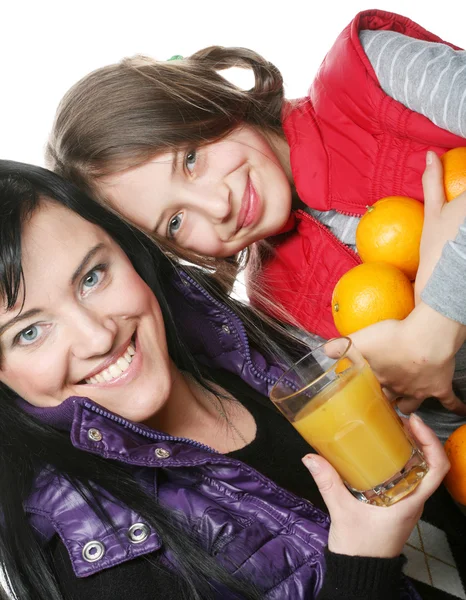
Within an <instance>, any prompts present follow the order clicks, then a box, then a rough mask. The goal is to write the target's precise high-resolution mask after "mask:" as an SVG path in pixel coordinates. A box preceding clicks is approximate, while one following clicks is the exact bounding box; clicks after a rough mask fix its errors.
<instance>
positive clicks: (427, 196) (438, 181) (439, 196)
mask: <svg viewBox="0 0 466 600" xmlns="http://www.w3.org/2000/svg"><path fill="white" fill-rule="evenodd" d="M422 189H423V190H424V214H425V217H426V218H428V217H429V216H437V215H438V214H439V213H440V210H441V209H442V207H443V205H444V204H445V202H446V199H445V188H444V185H443V167H442V161H441V160H440V159H439V157H438V156H437V154H436V153H435V152H432V151H431V150H429V152H427V154H426V168H425V170H424V173H423V175H422Z"/></svg>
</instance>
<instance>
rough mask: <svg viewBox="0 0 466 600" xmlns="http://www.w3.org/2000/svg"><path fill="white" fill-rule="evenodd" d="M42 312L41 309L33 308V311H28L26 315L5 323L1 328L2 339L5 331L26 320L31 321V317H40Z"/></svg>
mask: <svg viewBox="0 0 466 600" xmlns="http://www.w3.org/2000/svg"><path fill="white" fill-rule="evenodd" d="M41 312H42V309H41V308H31V310H27V311H26V312H25V313H21V314H19V315H16V317H14V318H13V319H10V320H9V321H7V322H6V323H4V324H3V325H2V326H1V327H0V337H1V336H2V335H3V334H4V333H5V331H6V330H7V329H9V328H10V327H12V326H13V325H16V323H18V322H19V321H24V320H25V319H30V318H31V317H35V316H36V315H38V314H39V313H41Z"/></svg>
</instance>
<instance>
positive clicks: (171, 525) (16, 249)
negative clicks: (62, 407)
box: [0, 161, 286, 600]
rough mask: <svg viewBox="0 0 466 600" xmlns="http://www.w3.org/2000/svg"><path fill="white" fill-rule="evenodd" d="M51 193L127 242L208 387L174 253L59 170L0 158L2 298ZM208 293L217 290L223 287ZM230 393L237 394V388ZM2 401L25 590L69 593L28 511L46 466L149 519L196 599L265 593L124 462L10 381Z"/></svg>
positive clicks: (180, 350)
mask: <svg viewBox="0 0 466 600" xmlns="http://www.w3.org/2000/svg"><path fill="white" fill-rule="evenodd" d="M43 199H48V200H50V201H52V202H56V203H58V204H60V205H63V206H65V207H67V208H69V209H70V210H72V211H73V212H75V213H77V214H79V215H80V216H81V217H83V218H84V219H86V220H88V221H89V222H91V223H94V224H97V225H98V226H100V227H101V228H102V229H104V230H105V231H106V232H107V233H108V234H109V235H111V237H112V238H113V239H114V240H115V241H116V242H117V243H118V244H119V245H120V246H121V248H122V249H123V251H124V252H125V253H126V254H127V256H128V257H129V259H130V260H131V262H132V264H133V266H134V268H135V270H136V271H137V272H138V274H139V275H140V276H141V277H142V279H143V280H144V281H145V282H146V283H147V284H148V285H149V287H150V288H151V289H152V290H153V292H154V294H155V295H156V297H157V299H158V302H159V304H160V307H161V310H162V313H163V317H164V321H165V326H166V334H167V343H168V348H169V353H170V356H171V358H172V359H173V360H174V362H175V364H176V365H177V367H178V368H179V369H181V370H183V371H186V372H188V373H190V374H191V375H192V376H193V377H195V378H196V379H197V380H198V381H199V382H200V383H201V384H203V385H204V386H205V387H208V381H207V380H206V379H204V378H203V377H202V375H201V366H200V365H199V364H198V363H197V361H196V360H195V358H194V357H193V356H192V354H191V353H190V351H189V348H188V347H186V345H185V344H184V343H183V341H182V339H181V338H180V337H179V336H178V335H177V331H176V326H175V322H174V319H173V316H172V314H171V312H170V308H169V304H168V298H167V293H166V291H167V290H168V286H169V281H170V279H171V277H173V276H174V274H175V271H176V267H175V266H174V265H173V264H172V263H171V262H170V260H169V259H168V258H167V257H166V256H164V255H163V254H162V252H161V251H160V250H159V249H158V248H157V247H156V246H155V244H153V242H151V241H150V240H148V238H147V237H146V236H144V235H143V234H142V233H140V232H139V231H138V230H137V229H135V228H133V227H132V226H130V225H128V224H127V223H125V222H124V221H122V220H121V219H119V218H118V217H117V216H116V215H114V214H112V213H109V212H108V211H107V210H106V209H105V208H104V207H103V206H101V205H100V204H98V203H97V202H95V201H93V200H91V199H90V198H89V197H87V196H86V195H85V194H84V193H83V192H82V191H80V190H79V189H78V188H76V187H75V186H74V185H73V184H71V183H68V182H66V181H64V180H63V179H61V178H60V177H59V176H58V175H56V174H54V173H52V172H50V171H47V170H46V169H43V168H40V167H35V166H30V165H25V164H21V163H16V162H11V161H0V297H2V298H3V301H4V302H5V303H6V304H7V306H8V307H12V306H14V304H15V302H16V300H17V298H18V293H19V291H20V286H21V282H22V277H23V275H22V266H21V234H22V228H23V224H24V222H25V221H26V220H27V219H28V218H29V217H30V216H31V215H32V214H33V213H34V211H35V210H36V209H37V207H38V206H39V203H40V202H41V201H42V200H43ZM190 274H191V275H192V274H193V273H190ZM210 291H211V292H212V293H215V287H212V288H211V290H210ZM243 313H244V314H246V313H247V309H243ZM251 318H252V319H253V317H251ZM258 325H260V324H258ZM253 330H254V331H255V333H253V337H254V336H255V337H256V338H257V340H256V341H257V345H258V346H261V347H262V348H264V347H265V346H266V345H267V347H268V348H269V349H270V347H271V345H270V344H271V341H270V340H269V339H268V338H267V326H266V325H263V326H262V325H260V327H259V328H256V327H254V328H253ZM276 335H279V334H277V333H276ZM284 339H286V338H284ZM225 387H226V386H225ZM228 391H230V392H232V393H233V394H234V390H231V386H230V388H229V390H228ZM0 402H1V419H0V511H1V518H0V532H1V535H0V563H3V564H4V565H5V569H6V573H7V576H8V579H9V585H10V587H11V590H12V592H13V593H14V595H15V596H16V597H17V598H19V599H21V600H59V599H60V598H61V594H60V591H59V587H58V584H57V582H56V580H55V577H54V573H53V568H52V566H51V564H50V562H49V560H48V557H47V556H46V555H45V553H44V550H43V549H42V548H41V546H40V544H39V542H38V540H37V539H36V537H35V535H34V534H33V531H32V529H31V527H30V526H29V524H28V521H27V518H26V515H25V511H24V509H23V505H24V502H25V501H26V499H27V498H28V496H29V494H30V492H31V490H32V486H33V483H34V478H35V475H36V474H37V472H38V471H39V470H41V469H43V468H44V466H46V465H47V466H50V467H52V468H53V469H54V470H55V472H57V473H58V474H59V476H60V477H63V478H65V479H66V480H68V481H70V482H71V483H72V484H73V485H74V486H75V488H76V489H77V490H78V491H79V493H80V494H81V495H82V496H83V497H84V498H85V499H86V501H87V502H88V503H89V504H90V505H91V506H94V507H97V508H95V510H96V512H98V514H99V516H100V517H101V518H106V519H107V520H108V522H109V524H110V525H111V519H110V517H108V516H107V517H105V515H104V517H102V510H99V506H100V504H99V492H98V491H97V489H98V488H100V489H102V490H104V491H105V492H106V493H109V494H111V496H113V497H114V498H115V499H116V500H117V501H118V502H120V503H121V504H123V505H125V506H128V507H130V508H132V509H133V510H134V511H136V512H137V513H138V514H140V515H141V516H142V517H143V518H144V519H146V521H147V522H148V524H149V525H150V526H151V527H152V528H153V529H154V530H157V532H158V533H159V534H160V536H161V538H162V540H163V543H164V544H165V545H166V546H167V547H169V548H170V549H171V550H172V551H173V553H174V555H175V556H176V560H177V562H178V566H179V571H180V573H181V574H182V575H183V576H184V580H185V582H186V589H187V590H188V593H189V597H190V598H195V599H198V600H201V598H202V599H206V598H210V597H211V593H212V581H214V582H218V584H221V585H223V586H226V587H227V588H229V589H231V590H232V592H234V593H236V594H237V595H238V598H249V599H258V598H260V597H261V596H260V594H259V593H258V592H257V591H256V589H255V587H254V584H253V582H245V581H241V580H240V579H238V578H235V577H233V576H232V575H230V574H229V573H228V572H227V571H226V570H224V569H223V568H222V567H221V566H220V565H219V564H218V563H217V562H216V561H215V559H214V558H212V557H211V556H210V555H209V554H208V553H207V552H206V551H203V550H201V549H200V547H199V545H198V544H197V543H196V541H195V540H193V539H191V538H189V537H188V536H187V534H186V533H184V532H183V531H182V530H181V529H180V528H179V527H178V526H177V524H176V515H175V514H174V513H173V511H170V510H168V509H167V508H164V507H162V506H160V505H159V504H158V503H157V500H156V499H154V498H152V497H149V496H148V495H147V494H146V493H145V492H144V491H143V490H142V489H141V488H140V487H139V486H137V485H135V481H134V479H133V477H132V475H131V473H130V472H129V470H128V469H127V468H126V467H124V466H122V465H120V464H118V463H116V462H114V461H107V460H105V459H103V458H101V457H99V456H96V455H92V454H90V453H86V452H82V451H80V450H77V449H76V448H74V447H73V445H72V444H71V441H70V439H69V436H68V435H67V434H65V433H63V432H60V431H58V430H55V429H54V428H53V427H50V426H47V425H45V424H43V423H41V422H39V421H38V420H36V419H34V418H33V417H32V416H31V415H28V414H26V413H25V412H24V411H22V410H21V409H20V408H19V406H18V403H17V402H16V401H15V394H14V393H13V392H12V390H10V389H9V388H7V387H6V386H5V385H4V384H0ZM97 486H98V488H97ZM147 558H148V560H149V561H152V563H153V568H155V561H154V559H153V558H152V557H151V556H150V555H148V557H147Z"/></svg>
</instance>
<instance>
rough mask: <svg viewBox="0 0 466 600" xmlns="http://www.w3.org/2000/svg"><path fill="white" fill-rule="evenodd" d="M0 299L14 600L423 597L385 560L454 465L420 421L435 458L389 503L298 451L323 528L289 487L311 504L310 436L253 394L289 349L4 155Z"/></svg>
mask: <svg viewBox="0 0 466 600" xmlns="http://www.w3.org/2000/svg"><path fill="white" fill-rule="evenodd" d="M0 293H1V295H2V299H3V309H2V312H1V313H0V336H1V338H0V339H1V366H0V381H1V393H2V419H0V440H1V445H0V478H1V479H0V490H1V491H0V500H1V511H2V515H3V519H2V522H1V536H0V540H1V555H0V558H1V560H2V562H3V563H4V564H5V567H6V571H7V573H8V576H9V582H10V586H11V590H12V592H13V593H14V594H15V595H16V597H18V598H21V600H29V599H31V600H32V599H34V600H37V599H44V600H45V599H46V600H50V599H59V598H63V597H64V598H72V599H76V598H79V599H80V598H84V597H86V598H87V597H88V595H89V594H90V593H96V594H97V593H98V596H99V598H101V599H103V600H105V598H109V599H110V598H112V599H113V598H116V597H118V598H119V599H121V600H124V599H126V598H128V599H129V598H131V599H133V598H135V597H137V598H138V599H140V600H143V599H146V598H147V599H149V598H150V599H151V600H154V599H156V598H164V599H175V598H176V599H177V600H178V599H179V598H182V597H187V598H198V599H200V598H202V599H204V598H222V599H227V598H232V599H233V598H251V599H252V598H257V599H259V598H268V599H275V598H276V599H278V598H293V599H300V598H302V599H303V600H304V598H306V599H307V598H319V600H322V599H329V598H333V599H336V598H343V597H344V598H349V597H354V598H358V599H361V600H362V599H366V598H373V597H374V596H373V595H374V594H376V595H377V597H378V598H380V599H383V598H390V599H391V600H393V599H394V598H414V597H417V595H416V594H415V592H414V591H413V590H411V589H410V587H409V586H408V585H407V583H406V582H405V581H404V580H403V579H402V576H401V565H402V563H403V560H402V558H401V557H400V556H399V554H400V552H401V548H402V547H403V544H404V543H405V541H406V540H407V538H408V536H409V534H410V532H411V530H412V527H413V526H414V524H415V522H416V521H417V519H418V518H419V516H420V514H421V512H422V507H423V503H424V501H425V500H426V498H427V497H428V496H429V495H430V494H431V493H432V492H433V491H434V490H435V489H436V488H437V486H438V485H439V484H440V482H441V480H442V478H443V477H444V475H445V473H446V472H447V470H448V461H447V459H446V456H445V454H444V452H443V449H442V447H441V445H440V443H439V442H438V440H437V439H436V438H435V436H434V435H433V433H432V432H431V431H430V430H429V429H428V428H427V427H426V426H425V425H423V424H422V422H420V421H419V420H417V419H412V420H411V428H412V431H413V433H414V434H415V435H416V436H417V437H418V439H419V442H420V444H421V446H422V447H423V448H424V450H425V453H426V457H427V460H428V462H429V464H430V471H429V473H428V474H427V475H426V477H425V479H424V480H423V481H422V483H421V484H420V486H419V487H418V488H417V490H416V491H415V492H414V493H413V494H412V495H411V496H409V497H408V498H406V499H405V500H403V501H402V502H399V503H398V504H397V505H395V506H394V507H391V508H388V509H380V508H377V507H373V506H368V505H364V504H362V503H360V502H359V501H357V500H356V499H355V498H353V497H352V496H351V495H350V494H349V492H348V491H347V490H346V489H345V488H344V486H343V484H342V482H341V480H340V479H339V478H338V476H337V475H336V473H335V471H333V469H332V468H331V467H330V465H329V464H328V463H326V461H325V460H323V459H322V458H321V457H317V456H312V455H308V456H307V457H306V458H305V462H306V464H307V466H308V468H309V470H310V471H311V472H312V473H313V474H314V477H315V480H316V482H317V484H318V486H319V488H320V490H321V492H322V496H323V498H324V500H325V502H326V503H327V504H328V508H329V510H330V513H331V515H332V517H333V522H332V524H331V526H330V536H329V537H328V535H327V529H328V519H327V517H326V515H325V514H324V513H323V512H322V511H321V510H320V509H318V508H316V507H315V506H313V505H312V504H311V503H309V502H308V501H307V500H304V499H303V498H302V497H299V496H298V495H296V493H297V494H299V495H301V496H303V495H306V496H307V498H309V499H311V500H315V501H316V502H319V500H320V496H319V493H318V491H317V489H316V488H315V486H314V487H313V486H312V485H311V480H310V479H309V478H306V472H305V470H304V468H303V467H302V466H301V463H300V460H299V459H300V458H301V457H302V456H303V454H305V453H306V452H308V450H309V448H308V447H306V444H305V442H304V441H303V440H302V439H301V438H300V437H299V435H298V434H297V433H296V432H295V431H294V430H293V428H291V427H290V426H289V424H288V423H287V422H286V421H285V420H284V419H283V418H282V417H281V416H280V415H279V414H278V413H276V412H275V411H274V410H273V409H272V408H271V405H270V403H269V402H268V401H267V400H266V398H265V395H266V394H267V392H268V390H269V388H270V386H271V385H272V384H273V383H274V381H276V379H277V377H278V376H279V374H280V372H282V367H280V366H279V365H280V363H281V364H282V365H283V363H284V362H285V361H286V353H285V352H284V351H282V355H281V356H280V355H277V357H276V359H275V360H274V359H273V358H272V357H271V355H270V348H271V347H272V346H271V342H270V340H269V339H268V337H267V326H266V325H263V326H261V329H260V330H259V331H258V333H257V334H256V335H255V337H256V342H255V344H253V343H250V342H249V340H248V338H247V336H246V330H245V328H244V326H243V325H242V323H241V321H240V320H239V319H238V318H237V317H236V315H235V314H234V313H233V312H232V311H231V310H227V309H226V308H225V306H224V305H223V304H222V303H221V302H220V301H219V299H218V298H215V297H214V296H212V295H211V294H209V293H207V292H206V291H205V290H204V289H203V287H202V286H201V285H199V284H198V283H197V282H196V281H195V280H194V279H192V278H191V277H189V276H188V275H186V274H184V273H181V272H178V271H176V269H175V268H174V267H173V266H172V264H171V263H170V261H169V260H168V259H167V258H165V257H164V256H163V255H162V254H161V253H160V252H159V251H158V250H157V249H156V248H155V246H153V245H152V243H150V242H148V241H147V239H146V238H145V237H144V236H143V235H142V234H140V233H138V232H137V231H136V230H134V229H133V228H131V227H129V226H128V225H126V224H125V223H123V222H121V221H120V220H119V219H118V218H117V217H116V216H114V215H112V214H108V213H107V211H106V210H105V209H104V208H103V207H102V206H100V205H98V204H97V203H94V202H93V201H91V200H90V199H88V198H87V197H86V196H85V195H84V194H83V193H82V192H79V191H78V190H77V189H76V188H75V187H74V186H72V185H71V184H69V183H66V182H64V181H63V180H61V179H60V178H59V177H58V176H57V175H55V174H52V173H50V172H48V171H46V170H44V169H41V168H39V167H32V166H28V165H23V164H19V163H13V162H8V161H0ZM251 335H252V337H254V330H251ZM264 400H265V401H264ZM278 439H280V440H281V442H282V443H281V444H277V443H276V442H277V440H278ZM246 463H247V464H246ZM254 467H257V469H258V470H255V468H254ZM269 473H270V474H273V476H274V478H275V479H276V481H272V479H271V478H269V477H267V474H269ZM281 486H283V487H281ZM284 488H287V489H284ZM293 492H295V493H293ZM25 516H27V519H26V518H25ZM368 522H370V523H371V527H367V523H368ZM327 543H328V549H327V550H324V548H325V546H326V545H327ZM324 552H325V555H326V565H327V566H326V568H325V567H324ZM272 565H273V567H272ZM355 569H356V570H357V572H358V573H360V576H357V577H355V576H354V573H355ZM342 594H343V595H342Z"/></svg>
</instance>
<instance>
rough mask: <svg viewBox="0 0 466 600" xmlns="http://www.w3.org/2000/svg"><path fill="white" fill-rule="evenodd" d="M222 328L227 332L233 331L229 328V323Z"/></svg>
mask: <svg viewBox="0 0 466 600" xmlns="http://www.w3.org/2000/svg"><path fill="white" fill-rule="evenodd" d="M222 329H223V331H224V332H225V333H231V330H230V328H229V327H228V325H226V324H224V325H222Z"/></svg>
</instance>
